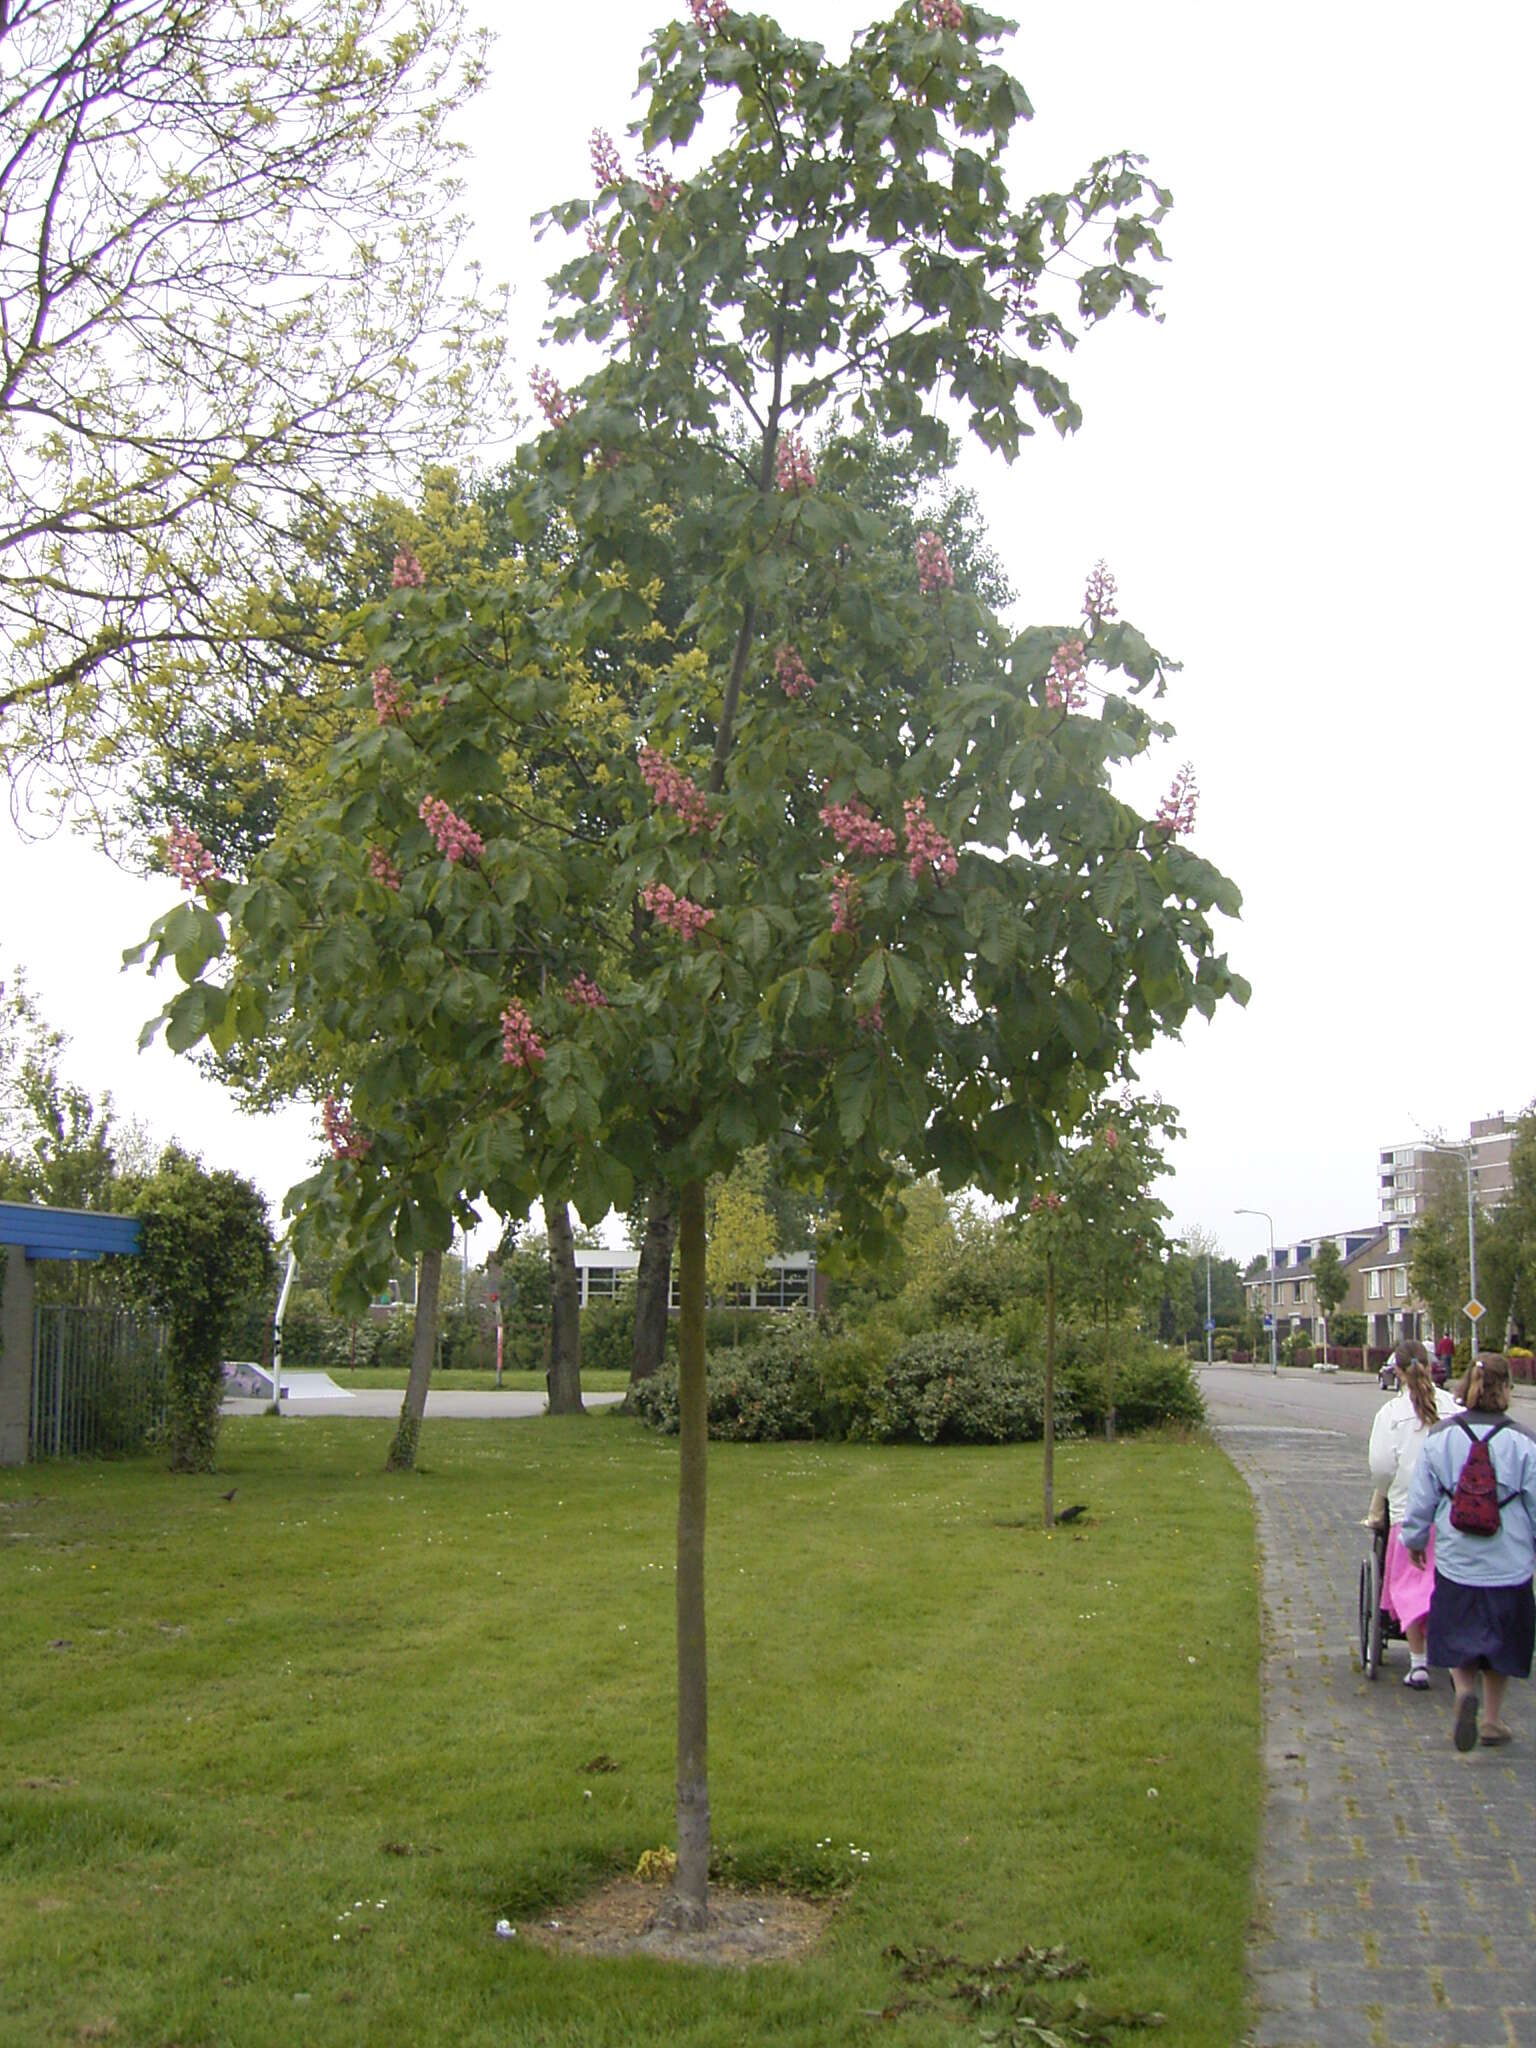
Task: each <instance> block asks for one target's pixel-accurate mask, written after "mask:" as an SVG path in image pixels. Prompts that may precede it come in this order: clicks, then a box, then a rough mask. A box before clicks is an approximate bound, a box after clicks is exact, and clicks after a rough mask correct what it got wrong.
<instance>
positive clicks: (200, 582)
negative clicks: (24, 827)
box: [0, 0, 500, 790]
mask: <svg viewBox="0 0 1536 2048" xmlns="http://www.w3.org/2000/svg"><path fill="white" fill-rule="evenodd" d="M463 14H464V10H463V5H462V0H346V4H345V5H343V6H336V5H333V4H331V0H184V4H180V5H176V6H170V5H167V4H166V0H90V4H87V0H26V4H24V5H20V6H13V7H8V8H6V9H4V10H3V11H0V314H3V319H0V429H3V431H0V497H3V501H4V510H3V511H0V639H3V643H4V645H5V649H6V664H5V674H4V677H3V679H0V766H4V767H5V768H7V769H9V770H10V771H11V772H13V773H17V772H21V771H23V770H25V769H26V768H28V767H30V766H40V767H46V770H47V772H48V774H49V776H50V777H52V778H55V779H56V781H57V783H59V784H62V785H64V786H68V787H70V788H73V789H76V790H78V789H80V788H82V787H85V788H89V787H91V786H92V785H93V784H94V782H95V780H96V778H97V777H98V776H99V775H102V774H105V773H107V772H109V770H110V767H111V765H112V763H113V760H114V758H115V756H116V754H117V751H118V749H119V748H120V746H122V745H123V744H124V743H125V742H127V741H128V740H130V739H131V740H132V741H133V742H134V743H135V744H136V743H137V742H138V741H139V740H140V739H141V738H142V737H143V736H144V735H145V734H146V733H152V732H153V731H154V730H155V729H156V727H157V726H158V724H159V722H160V720H161V719H162V718H164V717H166V716H167V715H170V712H171V708H172V707H173V706H175V707H181V706H183V705H184V704H185V701H186V699H187V697H188V695H189V693H190V694H196V692H195V685H196V683H197V682H198V680H199V678H200V676H201V674H202V671H203V668H204V665H205V663H206V662H207V661H208V659H209V658H210V656H211V655H213V654H215V653H216V655H217V659H218V661H219V663H220V665H221V668H222V670H223V672H224V676H225V680H226V681H227V680H228V679H229V676H230V672H231V671H237V670H239V669H241V668H242V667H246V666H251V665H254V666H260V665H261V664H262V663H263V662H265V661H266V660H267V659H268V658H269V656H270V650H271V646H272V643H273V642H274V641H276V642H279V643H280V641H281V638H282V631H283V622H282V620H281V618H280V617H274V616H272V615H271V613H270V611H269V608H268V606H267V604H266V602H265V599H264V596H263V593H262V591H261V590H259V589H258V590H256V591H254V592H253V591H252V588H251V585H252V583H253V582H256V583H260V581H261V579H262V576H263V572H264V571H265V570H270V571H271V572H272V573H273V574H276V573H277V572H278V571H279V570H280V569H281V568H282V566H283V565H285V564H287V565H292V564H293V562H294V561H295V560H300V561H301V560H302V559H303V557H304V553H305V549H306V547H310V548H313V547H315V546H320V545H323V542H324V536H325V535H326V533H327V532H330V533H334V531H335V529H336V526H337V523H338V520H339V517H340V514H339V511H338V506H339V504H340V503H341V501H342V500H344V499H346V500H350V499H353V498H355V497H357V496H358V495H359V492H360V491H361V489H362V487H363V485H364V483H365V480H366V479H367V478H368V477H370V476H373V477H376V478H380V479H387V478H390V477H391V476H392V475H393V474H394V472H395V469H396V467H397V465H398V464H399V463H400V462H401V461H402V460H407V459H408V460H409V462H410V463H411V466H412V467H415V466H416V465H417V464H418V463H419V462H420V460H421V457H422V455H423V453H424V451H425V450H427V449H433V450H437V449H440V448H441V447H442V446H443V444H444V439H445V437H449V436H451V435H452V434H453V433H454V431H455V430H456V429H457V428H458V427H459V426H460V425H461V424H462V423H463V422H464V421H465V420H466V419H467V418H468V416H469V414H470V412H471V410H472V408H473V406H474V403H475V401H476V397H477V391H478V386H479V383H480V373H481V371H482V370H483V369H484V368H485V367H487V366H488V365H489V364H490V363H491V362H492V361H493V360H494V359H495V357H496V355H497V353H498V352H499V346H500V344H499V339H498V338H497V336H496V334H495V332H494V330H493V329H492V328H491V327H490V326H489V325H488V323H487V319H486V315H485V310H484V309H483V308H482V307H481V306H480V305H479V304H478V303H477V301H476V298H475V296H474V280H473V278H472V277H469V276H467V275H466V276H465V277H464V278H462V279H457V280H456V278H455V272H454V266H455V263H456V261H457V251H458V246H459V242H460V237H461V224H460V222H459V221H458V220H457V218H456V217H455V214H454V188H453V185H452V181H451V178H450V176H449V171H450V168H451V156H452V145H451V143H450V141H449V138H448V125H449V122H450V120H451V117H452V115H453V114H454V111H455V109H456V108H457V106H458V105H459V104H460V103H461V102H462V100H463V99H464V97H465V96H466V94H468V93H470V92H472V91H474V90H475V89H477V87H478V85H479V84H480V82H481V80H482V77H483V57H482V39H481V38H479V37H476V36H473V35H471V34H469V33H468V32H467V31H466V29H465V27H464V20H463ZM301 525H304V526H307V529H308V532H307V535H306V536H305V537H304V538H303V539H301V538H300V537H299V536H298V535H297V531H296V529H297V528H298V527H300V526H301Z"/></svg>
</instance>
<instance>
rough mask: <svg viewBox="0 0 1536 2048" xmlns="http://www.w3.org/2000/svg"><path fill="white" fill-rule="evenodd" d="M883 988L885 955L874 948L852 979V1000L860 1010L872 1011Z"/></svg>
mask: <svg viewBox="0 0 1536 2048" xmlns="http://www.w3.org/2000/svg"><path fill="white" fill-rule="evenodd" d="M884 987H885V953H884V951H883V950H882V949H881V948H880V947H878V946H877V947H876V948H875V950H874V952H873V953H871V954H870V956H869V958H868V959H867V960H865V961H864V962H863V964H862V965H861V966H860V968H859V971H858V973H857V974H856V975H855V976H854V977H853V1000H854V1001H855V1002H856V1003H857V1004H858V1006H859V1008H860V1009H861V1010H872V1009H873V1008H874V1007H875V1004H876V1003H878V1002H879V1000H880V991H881V989H883V988H884Z"/></svg>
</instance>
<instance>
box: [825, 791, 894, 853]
mask: <svg viewBox="0 0 1536 2048" xmlns="http://www.w3.org/2000/svg"><path fill="white" fill-rule="evenodd" d="M817 816H818V817H819V818H820V819H821V822H822V824H823V825H825V826H826V828H827V830H828V831H829V832H830V833H831V834H832V836H833V838H834V839H835V840H836V841H837V843H838V845H839V846H840V847H842V849H843V851H844V852H845V853H867V854H871V855H874V856H877V857H878V856H879V855H881V854H886V853H894V852H895V851H896V834H895V833H894V832H893V831H892V830H891V828H890V826H889V825H882V824H881V823H880V820H879V819H878V818H872V817H871V816H870V814H869V810H868V808H867V806H866V805H864V804H861V803H860V802H859V800H858V798H857V797H850V798H849V800H848V802H847V803H845V804H823V805H822V807H821V809H820V811H819V812H818V813H817Z"/></svg>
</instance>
